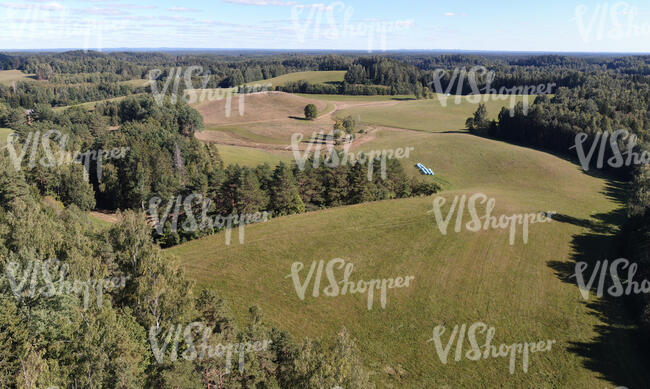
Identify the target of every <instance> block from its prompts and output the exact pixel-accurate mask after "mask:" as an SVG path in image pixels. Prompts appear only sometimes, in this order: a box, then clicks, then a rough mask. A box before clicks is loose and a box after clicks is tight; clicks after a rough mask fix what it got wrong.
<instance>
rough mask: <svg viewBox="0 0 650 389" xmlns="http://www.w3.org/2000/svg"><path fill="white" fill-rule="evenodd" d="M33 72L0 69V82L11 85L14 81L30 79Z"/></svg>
mask: <svg viewBox="0 0 650 389" xmlns="http://www.w3.org/2000/svg"><path fill="white" fill-rule="evenodd" d="M33 77H34V75H33V74H26V73H23V72H21V71H20V70H0V84H4V85H11V83H12V82H14V81H25V80H32V79H33Z"/></svg>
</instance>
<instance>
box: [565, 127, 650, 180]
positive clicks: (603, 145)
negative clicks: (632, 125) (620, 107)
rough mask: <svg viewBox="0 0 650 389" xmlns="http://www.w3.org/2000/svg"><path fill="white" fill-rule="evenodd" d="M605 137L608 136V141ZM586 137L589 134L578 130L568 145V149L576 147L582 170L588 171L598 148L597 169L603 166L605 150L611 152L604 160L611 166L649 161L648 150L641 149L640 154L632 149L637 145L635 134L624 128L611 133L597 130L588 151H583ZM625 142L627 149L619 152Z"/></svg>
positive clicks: (640, 163) (618, 166)
mask: <svg viewBox="0 0 650 389" xmlns="http://www.w3.org/2000/svg"><path fill="white" fill-rule="evenodd" d="M607 138H609V141H608V140H607ZM588 139H589V135H588V134H587V133H585V132H580V133H578V134H576V137H575V145H573V146H571V147H569V150H572V149H576V152H577V154H578V159H579V160H580V165H581V166H582V169H583V170H584V171H589V168H590V166H591V162H592V160H593V158H594V153H595V152H596V149H598V157H597V158H598V159H597V160H596V167H597V168H598V169H601V168H602V167H603V166H604V165H603V162H605V161H604V158H605V153H606V152H608V154H612V157H610V158H608V159H607V161H606V162H607V165H608V166H609V167H612V168H620V167H623V166H632V165H642V164H643V165H644V164H647V163H648V162H650V153H649V152H648V151H643V152H642V153H640V154H639V153H638V152H636V151H634V148H635V147H636V146H637V136H636V135H635V134H631V133H630V132H629V131H627V130H625V129H622V130H617V131H614V132H613V133H611V134H610V133H609V132H602V131H599V132H597V133H596V135H595V136H594V139H593V141H592V143H591V146H590V148H589V151H588V152H587V153H585V148H584V145H585V143H586V142H587V140H588ZM625 143H627V150H626V151H624V152H621V145H622V144H623V145H624V144H625ZM608 146H609V148H608ZM623 156H626V158H623Z"/></svg>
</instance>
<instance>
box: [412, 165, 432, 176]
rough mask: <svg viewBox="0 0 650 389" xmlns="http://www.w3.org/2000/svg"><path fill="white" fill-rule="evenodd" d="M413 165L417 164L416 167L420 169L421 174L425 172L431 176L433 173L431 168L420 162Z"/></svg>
mask: <svg viewBox="0 0 650 389" xmlns="http://www.w3.org/2000/svg"><path fill="white" fill-rule="evenodd" d="M415 166H417V167H418V169H420V171H421V172H422V173H423V174H426V175H428V176H432V175H433V170H431V169H429V168H428V167H426V166H424V165H423V164H421V163H419V162H418V163H417V165H415Z"/></svg>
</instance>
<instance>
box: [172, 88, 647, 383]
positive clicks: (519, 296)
mask: <svg viewBox="0 0 650 389" xmlns="http://www.w3.org/2000/svg"><path fill="white" fill-rule="evenodd" d="M414 103H418V106H419V105H420V104H424V103H425V102H419V101H418V102H414ZM429 103H431V102H430V101H429ZM404 104H410V102H406V103H403V104H400V105H399V106H400V107H403V106H404ZM421 107H422V106H420V108H421ZM361 109H363V108H361ZM382 109H392V108H391V107H388V108H386V107H384V108H382ZM465 109H469V110H471V108H467V107H465ZM395 112H398V111H395ZM490 113H492V112H490ZM403 115H404V117H402V118H399V117H398V118H395V119H392V120H395V121H401V120H405V119H408V115H409V113H408V110H407V111H405V112H404V114H403ZM459 115H461V117H459V118H457V119H455V120H456V121H460V120H461V119H463V120H464V115H465V112H463V111H461V113H460V114H459ZM382 120H383V118H382ZM448 121H449V123H454V121H453V120H452V119H448ZM382 123H383V122H382ZM406 125H407V126H411V125H413V126H415V124H413V123H407V124H406ZM437 128H439V127H435V126H433V125H428V124H427V125H426V126H425V125H423V126H422V127H418V128H416V129H420V130H423V131H436V130H437ZM452 128H453V127H452ZM405 146H414V147H415V151H414V152H413V157H412V159H411V160H408V161H403V165H404V166H405V168H406V170H407V171H408V172H409V173H410V174H412V175H415V174H417V173H416V170H415V168H413V167H412V166H411V165H412V164H414V163H415V162H416V161H419V162H423V163H424V164H425V165H427V166H429V167H431V168H433V170H434V171H435V172H436V179H438V180H443V181H445V182H446V183H447V185H446V188H447V189H448V190H447V191H445V192H444V193H443V194H444V196H445V197H446V198H447V199H448V204H447V206H446V207H445V209H444V212H445V213H446V211H447V210H448V209H449V201H451V199H452V197H453V196H454V195H457V194H472V193H475V192H482V193H485V194H487V195H488V196H490V197H494V198H495V199H496V208H495V210H494V212H493V214H495V215H500V214H508V215H510V214H513V213H524V212H539V211H555V212H557V213H558V214H560V215H561V218H559V220H561V221H553V222H552V223H546V224H537V225H532V226H531V227H530V235H529V241H528V243H527V244H523V243H522V241H521V230H518V232H517V241H516V243H515V244H514V245H512V246H511V245H509V244H508V232H507V231H506V230H488V231H480V232H476V233H472V232H467V231H461V232H459V233H456V232H454V231H453V224H454V221H453V220H452V222H451V225H450V227H449V233H448V234H447V235H442V234H441V232H440V230H439V229H438V228H437V226H436V223H435V219H434V217H433V215H432V214H430V213H427V212H428V211H429V210H431V204H432V203H431V201H432V199H431V198H412V199H402V200H392V201H382V202H375V203H367V204H361V205H356V206H349V207H342V208H335V209H330V210H325V211H318V212H313V213H308V214H301V215H294V216H288V217H282V218H278V219H274V220H271V221H270V222H268V223H263V224H258V225H252V226H249V227H246V235H245V244H243V245H240V244H239V243H238V239H237V238H234V239H233V241H234V243H231V245H230V246H226V245H225V242H224V241H225V239H224V236H223V234H218V235H214V236H210V237H206V238H203V239H200V240H197V241H193V242H189V243H186V244H184V245H181V246H177V247H174V248H172V249H169V250H168V251H169V252H170V253H172V254H175V255H176V256H177V257H178V258H179V260H180V261H181V262H182V263H183V265H184V267H185V269H186V271H187V273H188V274H189V276H190V277H191V278H193V279H195V280H196V281H197V283H198V285H199V286H206V287H211V288H214V289H216V290H217V291H218V292H219V293H220V294H222V295H223V296H225V297H226V298H227V299H228V300H229V301H230V302H231V305H232V308H233V309H234V311H235V312H236V313H237V315H238V316H239V317H240V318H242V317H244V316H245V313H246V310H247V308H248V307H249V306H250V305H253V304H258V305H259V306H260V307H261V308H262V310H263V311H264V312H265V314H266V316H267V318H268V319H269V320H270V321H271V322H272V323H273V324H275V325H276V326H278V327H280V328H282V329H285V330H287V331H289V332H291V333H292V334H293V335H295V336H297V337H303V336H311V337H317V336H325V337H332V336H333V335H334V334H335V333H336V331H337V330H339V329H340V328H341V327H343V326H345V327H347V328H348V329H349V330H350V331H351V332H352V334H353V335H354V336H355V337H356V338H357V340H358V344H359V348H360V350H362V354H363V358H364V362H365V363H366V365H367V366H368V367H369V368H370V369H371V370H372V371H373V372H374V375H373V379H374V380H375V381H376V382H377V383H378V384H379V387H394V388H401V387H408V388H431V387H445V386H448V387H454V388H455V387H485V388H492V387H505V388H518V387H535V388H559V387H575V388H605V387H611V386H616V385H614V383H615V384H617V385H626V386H628V387H643V386H644V385H645V382H647V378H648V377H641V376H639V375H638V374H639V373H633V372H643V371H645V370H644V368H643V367H641V366H639V363H640V362H639V361H642V360H643V358H640V357H638V355H636V353H637V351H639V350H636V349H635V339H634V337H633V333H632V332H631V331H630V326H629V324H618V322H616V321H612V320H611V319H610V318H611V315H612V314H611V312H609V311H606V310H605V309H604V308H603V306H604V305H605V302H603V301H593V300H590V301H589V304H586V303H585V302H584V301H583V300H582V299H581V297H580V293H579V291H578V289H577V287H576V285H575V284H574V283H571V282H567V281H566V277H567V275H568V273H569V272H570V269H571V266H572V263H573V261H575V260H578V259H580V258H583V256H584V255H585V253H587V254H593V257H590V258H589V259H592V260H596V259H605V258H608V254H609V253H610V248H611V245H612V234H613V233H614V232H615V225H616V224H617V222H618V221H620V218H621V217H622V213H621V209H622V207H623V204H622V202H621V201H620V189H619V188H618V185H617V184H616V183H615V182H612V181H608V180H607V179H605V178H599V177H594V176H590V175H586V174H584V173H583V172H582V171H581V170H579V168H578V167H577V166H576V165H575V164H573V163H571V162H569V161H566V160H564V159H562V158H558V157H556V156H553V155H550V154H547V153H544V152H541V151H536V150H532V149H528V148H523V147H519V146H514V145H510V144H507V143H503V142H498V141H494V140H489V139H485V138H481V137H477V136H473V135H470V134H467V133H433V134H432V133H427V132H409V131H400V130H388V129H386V130H381V131H378V132H377V136H376V138H375V139H373V140H372V141H371V142H368V143H367V144H364V145H363V146H361V149H377V148H384V147H386V148H387V147H391V148H394V147H405ZM468 220H469V217H468V216H467V215H466V217H465V219H464V221H468ZM233 234H237V232H233ZM333 258H343V259H345V260H346V261H348V262H353V263H354V269H355V270H354V272H353V274H352V277H351V279H353V280H359V279H363V280H370V279H375V278H389V277H396V276H406V275H414V276H415V281H414V284H413V286H412V287H410V288H405V289H394V290H389V293H388V304H387V307H386V309H385V310H382V309H381V308H379V307H378V302H377V299H375V308H374V309H373V310H371V311H368V310H366V308H365V304H366V303H365V299H366V295H365V294H364V295H351V296H350V295H348V296H339V297H334V298H331V297H324V296H321V297H318V298H313V297H311V296H309V293H310V292H311V284H310V285H309V288H308V289H307V290H308V292H307V293H308V297H307V298H306V299H305V300H304V301H301V300H300V299H299V298H298V297H297V295H296V292H295V289H294V287H293V284H292V282H291V280H290V279H288V278H286V276H287V275H288V274H289V273H290V268H291V264H292V263H293V262H296V261H300V262H303V263H304V264H305V267H306V268H307V269H308V268H309V266H310V265H311V262H312V261H314V260H325V261H329V260H330V259H333ZM307 269H305V270H304V271H303V273H301V277H304V276H305V274H306V272H307ZM302 279H304V278H302ZM323 282H324V283H326V282H327V280H326V278H325V279H324V280H323ZM592 298H593V297H592ZM614 315H618V316H620V312H617V313H615V314H614ZM477 321H482V322H485V323H487V324H488V325H490V326H493V327H495V328H496V334H495V339H494V343H496V344H500V343H508V344H510V343H515V342H527V341H528V342H529V341H538V340H546V339H552V340H556V342H557V343H556V345H554V346H553V349H552V351H551V352H550V353H537V354H531V356H530V367H529V371H528V373H523V372H522V370H521V359H518V362H517V363H518V364H517V370H516V371H515V373H514V374H512V375H511V374H509V372H508V361H507V360H506V359H504V358H499V359H487V360H483V359H481V360H480V361H476V362H474V361H469V360H466V359H463V360H461V361H459V362H456V361H454V360H453V358H451V357H450V358H451V361H450V362H449V363H448V364H446V365H444V364H442V363H441V361H440V359H438V356H437V354H436V351H435V348H434V345H433V343H430V342H428V340H429V339H431V333H432V330H433V328H434V327H435V326H436V325H438V324H443V323H444V324H445V325H446V326H447V328H448V329H449V330H450V328H451V327H453V326H454V325H455V324H459V325H460V324H463V323H466V324H468V325H470V324H471V323H474V322H477ZM447 334H449V331H448V332H447ZM447 334H446V335H445V336H444V337H443V340H444V341H446V339H447ZM452 354H453V351H452ZM400 367H401V368H403V369H404V370H405V371H406V376H404V377H403V378H402V379H401V380H398V379H397V378H395V377H394V376H392V375H390V374H388V373H386V371H390V370H391V369H398V368H400Z"/></svg>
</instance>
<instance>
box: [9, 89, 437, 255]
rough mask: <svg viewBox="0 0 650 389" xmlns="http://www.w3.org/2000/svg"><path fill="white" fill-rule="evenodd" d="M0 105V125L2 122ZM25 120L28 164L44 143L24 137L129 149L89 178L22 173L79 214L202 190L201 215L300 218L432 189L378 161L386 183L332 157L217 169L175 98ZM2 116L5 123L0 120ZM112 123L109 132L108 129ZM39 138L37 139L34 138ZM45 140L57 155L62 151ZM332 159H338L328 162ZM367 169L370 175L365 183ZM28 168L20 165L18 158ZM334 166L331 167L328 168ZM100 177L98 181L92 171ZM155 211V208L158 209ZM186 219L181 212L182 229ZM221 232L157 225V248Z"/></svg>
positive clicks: (69, 171) (196, 123) (68, 168)
mask: <svg viewBox="0 0 650 389" xmlns="http://www.w3.org/2000/svg"><path fill="white" fill-rule="evenodd" d="M1 107H2V106H1V105H0V122H2V121H3V116H2V114H1V112H2V109H1ZM37 108H38V109H35V111H34V113H33V114H32V115H31V119H32V120H31V122H27V121H26V120H25V119H24V115H23V118H22V121H20V122H12V123H10V126H11V127H12V128H14V129H15V134H16V135H17V140H16V141H15V142H14V143H13V147H14V148H15V149H16V150H17V151H16V153H17V154H20V153H21V152H25V155H27V156H28V157H27V159H28V160H34V161H41V160H44V158H47V155H46V150H45V148H44V147H39V146H38V145H37V146H36V150H35V151H34V157H31V153H32V149H33V147H34V146H33V142H32V143H29V142H28V140H29V139H30V136H33V135H35V134H36V135H37V136H42V135H43V134H45V133H46V132H47V131H57V132H59V133H60V134H63V135H64V136H66V137H68V138H69V139H68V140H67V143H65V145H64V146H65V150H64V151H67V152H69V151H70V150H80V151H82V152H83V151H85V150H99V149H102V150H116V149H119V150H121V149H128V152H126V153H124V155H123V156H122V157H120V158H113V159H106V160H103V161H101V163H100V162H98V161H97V160H96V159H92V160H89V162H88V168H87V172H88V173H89V174H88V181H89V183H86V182H85V180H84V168H83V167H82V166H81V165H79V164H63V165H60V164H53V166H46V165H43V164H41V163H36V164H32V165H33V166H30V168H29V169H26V171H25V176H26V179H27V181H28V182H30V183H31V184H33V185H34V186H35V187H36V188H38V189H39V192H40V193H41V194H42V195H49V196H53V197H54V198H56V199H58V200H60V201H62V202H63V204H64V205H66V206H67V205H71V204H75V205H76V206H77V207H79V208H80V209H82V210H90V209H93V208H95V207H97V208H100V209H106V210H117V209H122V210H124V209H145V210H148V209H147V208H148V207H147V204H149V202H150V200H151V199H152V198H154V197H158V198H160V199H162V200H163V201H164V203H165V204H166V203H167V201H168V200H169V199H170V198H174V197H177V196H182V197H186V196H189V195H191V194H200V195H202V196H204V197H205V198H209V199H211V200H212V204H211V207H210V208H209V209H208V210H207V215H208V216H210V217H213V216H215V215H224V216H225V215H229V214H232V213H236V214H241V213H255V212H258V211H260V212H261V211H268V212H271V213H272V214H273V215H274V216H281V215H288V214H294V213H302V212H305V211H311V210H316V209H323V208H328V207H334V206H341V205H349V204H358V203H362V202H367V201H376V200H385V199H393V198H403V197H409V196H418V195H429V194H432V193H435V192H436V191H437V190H438V187H437V185H435V184H433V183H423V182H418V181H416V180H412V179H409V178H408V177H407V175H406V173H405V172H404V170H403V168H402V166H401V163H400V162H399V161H398V160H396V159H388V160H387V161H385V171H386V179H383V178H382V174H381V173H380V169H381V166H382V161H381V160H380V159H379V157H377V158H375V160H374V161H365V159H361V158H356V160H355V162H354V163H341V161H342V160H343V159H344V156H343V155H339V154H338V153H337V154H336V155H329V156H327V158H325V159H321V160H319V161H317V162H316V163H314V162H313V161H312V160H310V161H308V162H307V164H306V165H305V166H304V170H302V169H300V168H299V167H298V166H297V165H296V164H294V165H292V166H288V165H285V164H283V163H280V164H279V165H278V166H276V167H274V168H271V167H270V166H269V165H268V164H265V165H260V166H258V167H256V168H254V169H252V168H247V167H240V166H237V165H235V166H228V167H226V166H224V164H223V162H222V161H221V158H220V156H219V153H218V149H217V147H216V146H215V145H210V144H203V143H201V142H200V141H198V140H197V139H196V138H195V137H194V133H195V132H196V131H199V130H201V129H202V128H203V119H202V117H201V116H200V114H199V113H198V112H197V111H196V110H194V109H193V108H191V107H189V106H188V105H187V104H185V103H183V102H182V101H179V102H177V103H176V104H171V103H170V102H169V101H166V102H165V103H164V104H163V105H162V106H158V105H157V104H156V102H155V101H154V99H153V98H152V97H151V96H137V97H129V98H126V99H124V100H122V101H120V102H119V103H118V102H108V103H106V104H102V105H98V107H97V108H96V109H95V111H94V112H89V111H87V110H85V109H83V108H80V107H75V108H71V109H67V110H65V111H63V112H59V113H57V112H54V111H52V110H51V109H50V108H49V107H47V106H41V105H39V106H37ZM5 111H6V114H5V117H6V118H9V117H12V118H13V117H14V116H17V117H20V110H5ZM5 120H10V118H9V119H5ZM109 125H113V126H114V127H118V126H119V128H117V129H114V130H109V129H108V126H109ZM39 134H40V135H39ZM58 141H59V139H52V142H50V143H53V144H52V146H51V151H52V153H53V154H54V155H55V156H58V155H60V154H59V153H60V152H61V151H62V150H60V149H59V144H58V143H57V142H58ZM332 161H334V162H336V163H333V162H332ZM370 163H372V165H373V166H372V169H373V170H374V174H372V177H371V178H372V179H371V180H368V170H369V169H370V166H369V164H370ZM23 165H27V160H26V161H24V162H23ZM330 166H333V167H330ZM98 171H101V177H99V175H98V174H97V172H98ZM161 212H162V210H161ZM185 219H186V216H184V215H181V217H180V220H179V221H180V224H179V225H182V222H184V221H185ZM221 228H223V226H222V227H217V226H215V227H214V228H206V229H202V230H200V231H182V230H175V229H173V228H172V226H171V224H170V223H167V224H166V225H165V226H164V231H165V232H164V234H155V232H153V231H152V233H153V234H154V235H155V236H156V239H157V240H158V241H159V242H160V243H161V244H162V245H164V246H169V245H173V244H178V243H180V242H183V241H186V240H190V239H194V238H196V237H199V236H203V235H206V234H210V233H214V232H217V231H218V230H219V229H221Z"/></svg>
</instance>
